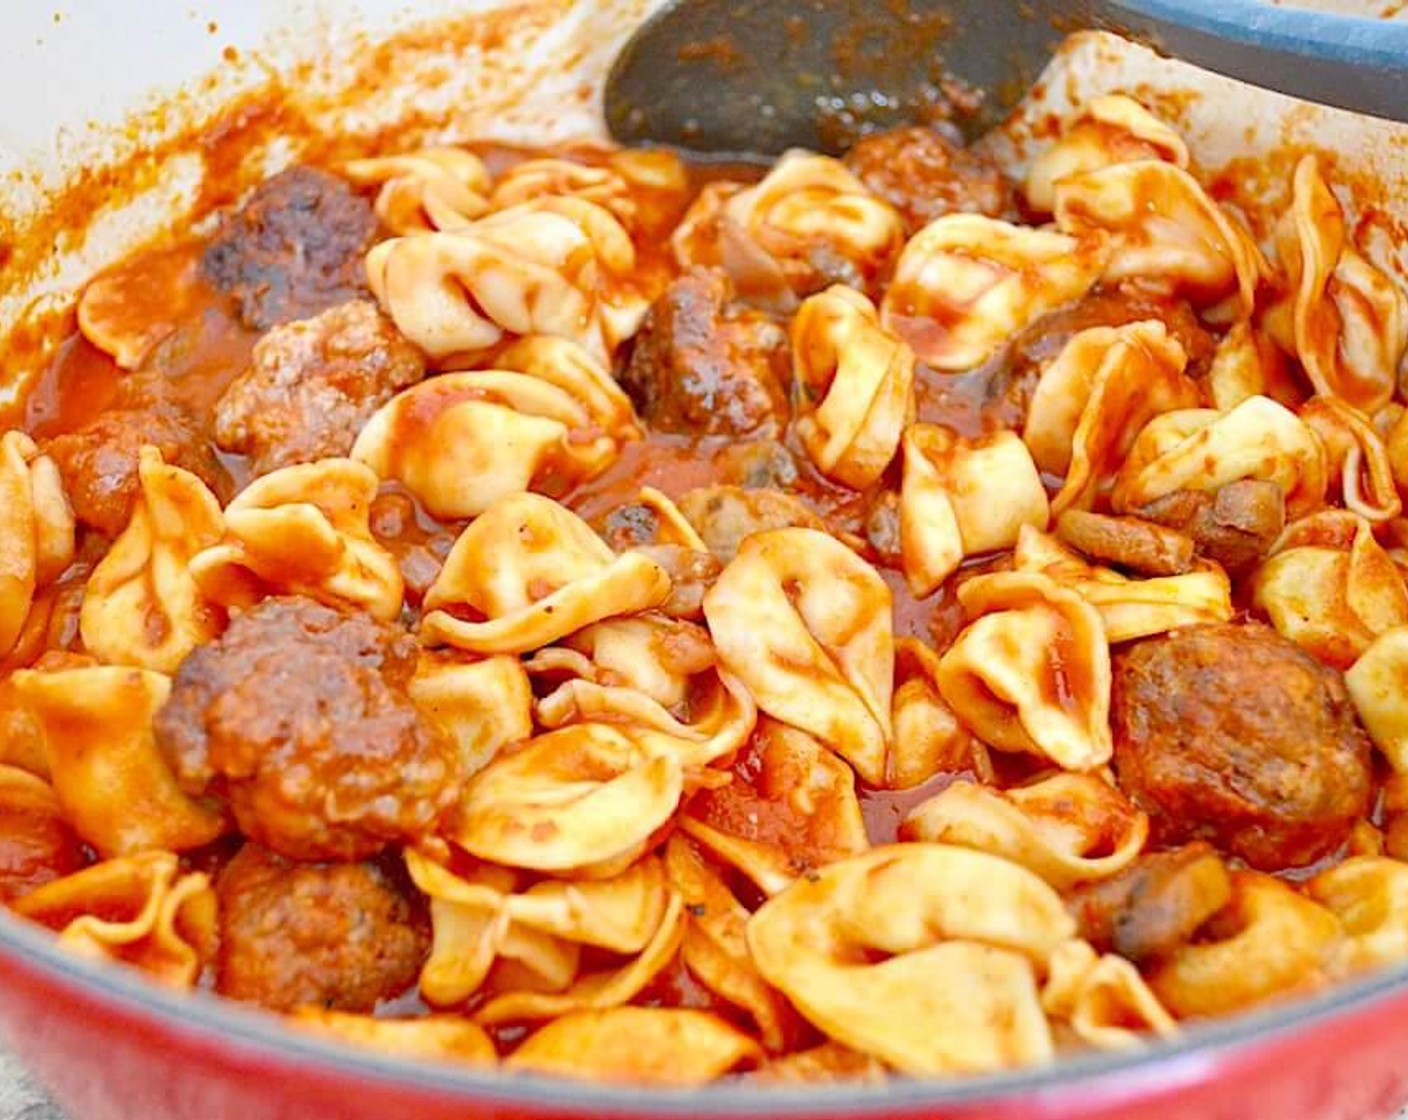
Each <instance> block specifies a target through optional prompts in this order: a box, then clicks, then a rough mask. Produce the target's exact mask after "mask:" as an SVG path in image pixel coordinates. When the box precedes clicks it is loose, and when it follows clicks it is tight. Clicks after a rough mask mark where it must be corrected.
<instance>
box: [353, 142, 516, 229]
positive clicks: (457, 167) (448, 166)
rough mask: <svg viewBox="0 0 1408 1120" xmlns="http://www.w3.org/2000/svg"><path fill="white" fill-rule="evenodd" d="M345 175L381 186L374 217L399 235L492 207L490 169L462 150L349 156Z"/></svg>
mask: <svg viewBox="0 0 1408 1120" xmlns="http://www.w3.org/2000/svg"><path fill="white" fill-rule="evenodd" d="M342 173H343V174H344V175H346V176H347V178H348V179H350V180H351V181H352V182H353V183H355V184H356V185H357V186H360V187H372V186H374V187H377V188H379V189H378V191H377V196H376V216H377V217H378V218H380V219H381V224H382V225H384V226H385V227H386V228H387V229H389V230H390V231H391V232H392V233H394V234H398V235H404V234H411V233H428V232H431V231H433V230H445V229H457V228H459V227H461V226H466V225H468V224H469V223H470V222H472V221H473V220H474V219H475V218H478V217H481V216H483V215H484V214H485V213H486V212H487V211H488V209H489V200H488V198H487V197H486V195H487V194H488V192H489V185H490V179H489V170H488V168H486V167H485V166H484V161H483V160H481V159H480V158H479V157H478V156H476V155H475V154H474V153H473V152H469V151H466V150H465V149H463V148H448V147H445V148H421V149H419V150H418V151H414V152H407V153H405V154H404V155H397V156H379V157H376V158H374V159H354V160H349V161H348V162H347V163H344V164H343V165H342Z"/></svg>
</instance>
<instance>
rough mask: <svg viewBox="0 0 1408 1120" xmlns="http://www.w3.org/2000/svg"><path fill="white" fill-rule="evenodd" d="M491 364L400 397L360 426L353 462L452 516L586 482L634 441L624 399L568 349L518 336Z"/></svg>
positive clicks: (592, 363) (636, 434)
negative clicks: (529, 493)
mask: <svg viewBox="0 0 1408 1120" xmlns="http://www.w3.org/2000/svg"><path fill="white" fill-rule="evenodd" d="M496 365H497V366H498V367H501V368H495V369H481V370H471V371H465V372H460V373H445V374H441V375H440V376H439V377H433V378H431V379H430V380H428V381H423V382H421V383H420V384H419V385H416V386H413V387H412V388H410V389H407V390H405V391H404V392H402V393H400V394H398V395H397V396H396V397H394V398H393V399H392V400H391V401H389V402H388V403H387V404H385V405H383V406H382V408H381V409H380V410H379V411H378V412H377V413H376V414H375V415H374V416H373V417H372V418H371V420H369V421H368V422H367V424H366V426H365V427H364V428H363V429H362V431H361V434H360V435H359V436H358V437H357V442H356V444H355V445H354V446H353V448H352V457H353V458H354V459H356V460H357V461H359V462H362V463H365V464H367V465H368V466H369V467H371V469H372V470H373V471H375V472H376V473H377V475H378V476H379V477H381V478H383V479H395V480H396V481H398V482H400V483H402V484H403V485H404V486H405V487H406V489H407V490H409V491H410V492H411V493H412V494H414V495H415V496H416V498H417V499H419V501H420V502H421V504H422V505H423V506H424V507H425V508H426V510H427V511H428V512H429V513H430V514H432V515H433V516H435V517H441V518H445V519H447V520H453V519H456V518H465V517H476V516H478V515H479V514H481V513H483V512H484V511H485V510H486V509H488V508H489V507H490V506H491V505H493V504H494V503H495V502H496V501H498V500H499V499H501V498H506V497H509V496H511V495H513V494H517V493H519V492H521V491H523V490H536V489H541V488H543V487H544V486H545V485H548V484H551V485H553V486H556V487H567V486H570V485H572V484H573V483H575V482H577V481H580V480H582V479H585V478H590V477H591V476H592V475H594V474H597V473H599V472H600V471H601V470H603V469H604V468H605V467H607V466H608V465H610V463H611V462H612V461H613V460H614V459H615V458H616V456H617V454H618V453H619V452H620V449H621V445H622V444H623V443H625V442H627V441H630V440H633V439H638V438H640V429H639V427H638V426H637V424H636V421H635V414H634V412H633V410H632V408H631V402H630V400H629V399H628V398H627V397H626V394H625V393H624V392H622V391H621V388H620V387H619V386H618V385H617V384H616V382H615V381H614V380H613V379H612V377H611V374H610V373H608V372H607V370H606V369H605V368H604V367H603V366H602V365H601V364H600V363H599V362H598V361H597V360H596V359H595V358H593V357H592V356H591V355H590V354H588V353H587V352H586V351H584V350H583V349H581V347H579V346H577V345H576V344H574V343H572V342H568V341H567V340H566V339H561V338H549V337H546V336H534V337H531V338H525V339H522V340H520V341H519V342H517V343H515V344H514V345H513V346H511V347H509V348H508V349H507V350H505V351H504V352H503V353H502V354H500V355H499V356H498V357H497V359H496Z"/></svg>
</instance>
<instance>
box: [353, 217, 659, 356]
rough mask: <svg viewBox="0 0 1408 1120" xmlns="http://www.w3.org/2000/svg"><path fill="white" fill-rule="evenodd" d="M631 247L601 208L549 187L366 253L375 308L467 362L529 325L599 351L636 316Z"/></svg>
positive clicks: (438, 351) (428, 346)
mask: <svg viewBox="0 0 1408 1120" xmlns="http://www.w3.org/2000/svg"><path fill="white" fill-rule="evenodd" d="M635 264H636V252H635V247H634V246H633V245H632V244H631V238H630V235H629V234H628V233H627V232H626V231H625V229H623V228H622V226H621V223H620V222H618V221H617V220H616V219H615V218H614V217H613V216H612V215H611V213H610V212H609V211H607V210H603V209H602V208H601V207H600V206H597V205H596V204H595V203H591V202H587V201H585V200H584V199H580V198H562V197H556V196H551V197H548V198H543V199H538V200H535V201H533V202H525V203H523V204H522V205H519V206H513V207H510V208H509V209H507V210H500V211H498V212H496V213H493V214H489V215H488V216H486V217H483V218H480V219H479V220H478V221H475V222H472V223H470V224H469V225H466V226H461V227H456V228H454V229H450V230H442V231H437V232H433V233H417V234H411V235H408V236H406V237H397V238H392V239H391V240H389V241H383V242H382V243H381V244H379V245H377V246H375V247H374V248H373V249H372V251H371V252H370V253H368V254H367V282H368V284H369V285H370V287H371V289H372V293H373V294H374V295H375V296H376V298H377V300H378V301H379V302H380V303H381V306H382V308H383V310H385V311H386V313H387V314H388V315H389V316H390V317H391V319H392V321H393V322H395V324H396V326H397V327H398V328H399V329H400V331H401V333H402V334H404V335H405V336H406V337H407V338H408V339H410V340H411V341H412V342H414V343H415V344H416V345H417V346H419V347H420V348H421V349H422V350H424V351H425V352H426V353H427V354H428V355H430V357H431V358H432V359H435V360H436V361H440V362H444V361H445V360H447V359H450V358H457V359H460V360H462V361H465V362H473V361H474V360H476V359H479V358H483V357H484V356H486V355H488V354H490V353H491V352H492V351H493V350H494V348H495V347H496V346H499V345H500V344H502V343H504V342H508V341H512V340H513V339H515V338H520V337H523V336H524V335H530V334H546V335H553V336H555V337H558V338H566V339H568V340H570V341H572V342H576V343H578V344H579V345H581V346H582V347H583V348H584V349H586V350H587V351H588V352H589V353H590V354H592V355H593V356H594V357H597V358H599V359H602V360H605V359H606V358H608V357H610V355H611V354H612V353H614V351H615V349H616V347H617V346H618V345H619V344H620V343H621V342H623V341H625V340H626V339H627V338H630V337H631V335H633V334H634V333H635V331H636V328H637V327H639V326H640V321H641V319H642V317H643V316H644V314H645V310H646V301H645V299H644V297H642V296H641V295H640V294H639V293H638V292H636V291H635V290H634V288H633V287H632V285H631V282H630V279H629V277H630V274H631V273H632V271H633V270H634V268H635Z"/></svg>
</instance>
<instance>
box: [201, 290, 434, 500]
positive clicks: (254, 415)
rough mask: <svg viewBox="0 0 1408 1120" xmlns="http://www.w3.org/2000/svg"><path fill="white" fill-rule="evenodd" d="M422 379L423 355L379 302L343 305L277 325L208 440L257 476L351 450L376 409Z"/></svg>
mask: <svg viewBox="0 0 1408 1120" xmlns="http://www.w3.org/2000/svg"><path fill="white" fill-rule="evenodd" d="M424 376H425V360H424V358H423V357H422V355H421V352H420V351H419V350H417V349H416V348H415V347H414V346H412V345H411V344H410V343H409V342H407V341H406V340H405V339H404V338H402V337H401V335H400V333H399V332H398V331H397V330H396V328H395V327H394V326H393V325H392V324H391V321H390V320H389V319H387V318H386V317H385V316H384V315H382V314H381V312H380V311H378V310H377V308H376V305H375V304H373V303H369V302H367V301H365V300H356V301H354V302H352V303H344V304H342V305H340V306H338V307H334V308H332V309H330V310H328V311H324V312H323V313H322V314H321V315H318V316H317V317H315V318H312V319H300V320H297V321H295V322H292V323H285V324H284V325H283V326H281V327H275V328H274V329H273V330H271V331H270V332H269V333H268V334H266V335H265V336H264V337H263V338H262V339H261V340H260V341H259V344H258V345H257V346H255V348H254V358H253V362H252V364H251V365H250V368H249V369H248V370H246V371H245V372H244V373H242V374H241V375H240V376H239V377H238V378H236V379H235V381H234V382H233V384H231V385H230V387H229V388H228V389H227V390H225V395H224V396H223V397H221V398H220V403H219V404H218V405H217V406H216V409H215V439H216V442H217V443H219V445H220V446H221V447H222V448H224V449H225V450H226V451H238V452H242V453H244V454H246V455H248V456H249V457H250V466H251V468H252V469H253V470H254V472H255V473H256V474H267V473H268V472H269V471H272V470H277V469H278V468H279V467H286V466H289V465H290V464H292V463H309V462H312V461H313V460H315V459H324V458H328V457H330V456H335V455H346V454H347V453H348V452H349V451H351V450H352V444H353V442H354V441H355V440H356V438H357V433H358V432H360V431H361V430H362V425H364V424H365V423H366V422H367V421H368V420H369V419H370V418H371V415H372V413H373V412H375V411H376V410H377V409H378V408H380V407H381V406H382V405H383V404H385V403H386V402H387V401H389V400H390V399H391V398H392V397H393V396H394V395H395V394H396V393H397V392H398V391H399V390H401V389H404V388H406V387H407V386H409V385H414V384H415V383H416V382H417V381H419V380H420V379H421V378H423V377H424Z"/></svg>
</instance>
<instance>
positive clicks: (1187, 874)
mask: <svg viewBox="0 0 1408 1120" xmlns="http://www.w3.org/2000/svg"><path fill="white" fill-rule="evenodd" d="M1230 901H1232V880H1231V878H1230V877H1229V876H1228V874H1227V867H1226V866H1225V865H1224V864H1223V862H1222V860H1221V858H1220V857H1219V856H1218V854H1217V853H1216V852H1215V851H1213V850H1212V848H1211V847H1209V846H1208V845H1207V844H1205V843H1202V842H1201V841H1199V842H1198V843H1195V844H1188V845H1185V846H1184V847H1182V848H1175V849H1174V850H1173V851H1169V852H1153V853H1150V854H1148V855H1142V856H1140V857H1139V858H1138V859H1137V860H1135V861H1134V862H1133V863H1132V864H1130V865H1129V866H1128V867H1126V868H1125V869H1124V870H1123V871H1121V872H1120V873H1119V874H1118V875H1116V876H1115V877H1114V878H1112V879H1106V880H1105V881H1104V882H1100V883H1090V884H1087V885H1086V886H1083V887H1079V888H1077V889H1076V891H1075V893H1074V894H1073V895H1072V896H1071V898H1070V903H1069V904H1070V908H1071V912H1072V913H1073V914H1074V915H1075V917H1076V920H1077V921H1078V922H1079V923H1080V932H1081V936H1082V937H1084V938H1085V939H1086V940H1087V941H1089V942H1090V943H1091V944H1092V945H1094V946H1095V947H1096V948H1097V949H1099V950H1100V951H1101V952H1102V953H1104V952H1109V951H1113V952H1116V953H1118V954H1119V955H1120V956H1122V957H1125V958H1126V959H1128V960H1131V961H1133V962H1134V963H1135V964H1144V963H1145V962H1147V961H1151V960H1155V959H1157V958H1158V957H1161V956H1164V955H1166V954H1168V953H1171V952H1172V951H1173V950H1174V949H1176V948H1178V947H1179V946H1180V945H1184V944H1187V943H1188V942H1189V941H1190V940H1192V937H1193V935H1194V934H1195V933H1196V932H1197V930H1198V928H1199V927H1200V926H1201V925H1202V924H1203V923H1204V922H1206V921H1207V920H1208V919H1209V918H1211V917H1212V916H1213V915H1214V914H1216V913H1217V912H1218V911H1219V910H1221V909H1222V908H1223V907H1224V906H1226V905H1227V904H1228V903H1229V902H1230Z"/></svg>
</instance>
